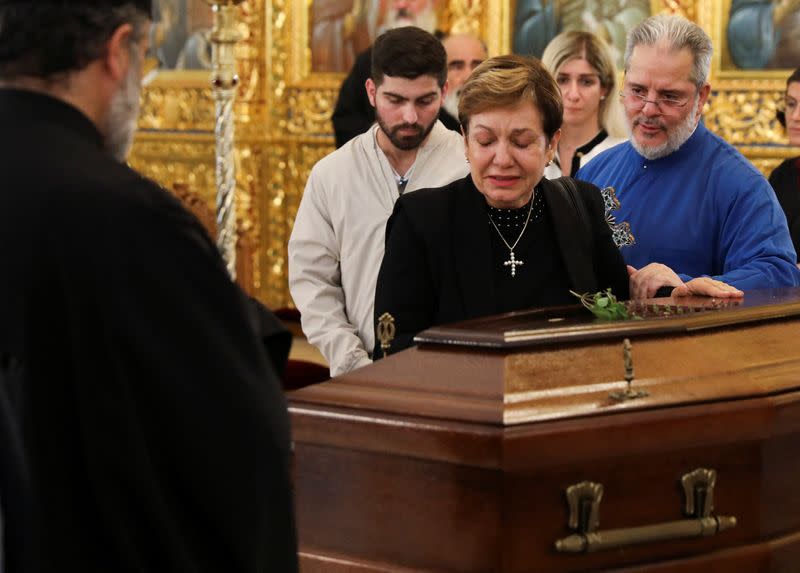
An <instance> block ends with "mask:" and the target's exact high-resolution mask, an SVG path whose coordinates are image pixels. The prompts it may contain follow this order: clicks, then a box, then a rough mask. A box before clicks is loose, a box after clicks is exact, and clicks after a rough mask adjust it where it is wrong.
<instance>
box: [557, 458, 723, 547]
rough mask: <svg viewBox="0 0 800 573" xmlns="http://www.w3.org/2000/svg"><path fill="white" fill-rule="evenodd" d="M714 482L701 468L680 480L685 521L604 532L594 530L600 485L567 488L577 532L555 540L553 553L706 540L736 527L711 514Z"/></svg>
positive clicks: (709, 472) (571, 519)
mask: <svg viewBox="0 0 800 573" xmlns="http://www.w3.org/2000/svg"><path fill="white" fill-rule="evenodd" d="M716 479H717V472H716V471H715V470H709V469H705V468H699V469H696V470H694V471H692V472H689V473H687V474H684V475H683V476H682V477H681V485H682V486H683V490H684V494H685V497H686V499H685V505H684V511H685V512H686V513H687V514H688V515H690V516H691V517H690V518H688V519H679V520H675V521H667V522H664V523H656V524H653V525H642V526H639V527H625V528H621V529H609V530H607V531H597V528H598V527H599V525H600V516H599V513H600V500H601V499H602V497H603V486H602V485H601V484H598V483H594V482H581V483H578V484H575V485H571V486H570V487H568V488H567V491H566V495H567V502H568V504H569V510H570V517H569V523H568V525H569V527H570V528H572V529H575V530H577V533H574V534H572V535H569V536H568V537H564V538H563V539H559V540H558V541H556V550H557V551H560V552H562V553H589V552H592V551H602V550H603V549H616V548H619V547H627V546H630V545H637V544H640V543H652V542H655V541H669V540H671V539H688V538H692V537H708V536H711V535H716V534H717V533H720V532H722V531H725V530H727V529H732V528H733V527H736V518H735V517H730V516H723V515H720V516H715V515H711V511H712V510H713V509H714V486H715V484H716Z"/></svg>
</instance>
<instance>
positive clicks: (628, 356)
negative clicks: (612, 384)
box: [610, 338, 650, 402]
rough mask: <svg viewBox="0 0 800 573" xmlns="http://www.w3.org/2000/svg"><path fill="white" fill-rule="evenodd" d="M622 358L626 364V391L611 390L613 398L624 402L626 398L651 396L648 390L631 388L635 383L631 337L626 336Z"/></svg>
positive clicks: (633, 398)
mask: <svg viewBox="0 0 800 573" xmlns="http://www.w3.org/2000/svg"><path fill="white" fill-rule="evenodd" d="M622 359H623V361H624V364H625V382H627V383H628V386H627V388H626V389H625V391H624V392H623V391H619V392H611V394H610V396H611V398H612V399H613V400H617V401H620V402H624V401H626V400H635V399H636V398H643V397H644V396H649V395H650V393H649V392H648V391H647V390H634V389H633V388H631V384H632V383H633V352H632V347H631V341H630V339H628V338H626V339H625V340H624V341H623V343H622Z"/></svg>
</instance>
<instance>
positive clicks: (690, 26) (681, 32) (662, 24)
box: [625, 14, 713, 91]
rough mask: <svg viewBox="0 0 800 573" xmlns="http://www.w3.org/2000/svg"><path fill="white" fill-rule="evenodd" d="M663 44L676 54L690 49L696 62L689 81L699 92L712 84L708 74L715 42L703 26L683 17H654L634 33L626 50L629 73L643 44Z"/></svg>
mask: <svg viewBox="0 0 800 573" xmlns="http://www.w3.org/2000/svg"><path fill="white" fill-rule="evenodd" d="M661 43H663V44H666V45H667V46H668V47H669V48H670V50H673V51H679V50H682V49H684V48H688V49H689V51H690V52H691V53H692V56H693V58H694V67H693V69H692V75H691V76H690V78H689V79H690V80H691V81H692V82H694V85H696V86H697V89H698V91H699V90H700V88H702V87H703V86H704V85H705V84H706V82H707V81H708V72H709V70H710V69H711V54H712V53H713V48H712V46H711V38H709V37H708V34H706V33H705V31H704V30H703V29H702V28H701V27H700V26H698V25H697V24H695V23H694V22H690V21H689V20H687V19H686V18H683V17H681V16H667V15H665V14H659V15H658V16H651V17H650V18H647V19H646V20H644V21H643V22H642V23H641V24H639V25H638V26H636V27H635V28H634V29H633V30H631V31H630V32H629V33H628V43H627V45H626V46H625V71H626V72H627V71H628V69H629V68H630V62H631V55H632V54H633V49H634V48H635V47H636V46H638V45H640V44H642V45H645V46H654V45H656V44H661Z"/></svg>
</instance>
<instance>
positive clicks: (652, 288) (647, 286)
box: [628, 263, 683, 299]
mask: <svg viewBox="0 0 800 573" xmlns="http://www.w3.org/2000/svg"><path fill="white" fill-rule="evenodd" d="M628 281H629V284H630V290H631V299H637V298H653V297H654V296H655V295H656V292H657V291H658V289H660V288H661V287H663V286H672V287H679V286H682V285H683V281H682V280H681V278H680V277H679V276H678V275H677V274H675V271H673V270H672V269H671V268H669V267H668V266H667V265H662V264H661V263H650V264H649V265H647V266H645V267H642V268H641V269H638V270H637V269H635V268H634V267H632V266H630V265H628Z"/></svg>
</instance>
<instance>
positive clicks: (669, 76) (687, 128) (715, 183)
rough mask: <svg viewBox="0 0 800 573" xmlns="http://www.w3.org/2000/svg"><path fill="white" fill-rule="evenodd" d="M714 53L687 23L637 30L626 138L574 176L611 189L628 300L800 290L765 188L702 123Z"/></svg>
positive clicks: (629, 70) (665, 22)
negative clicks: (621, 231) (706, 286)
mask: <svg viewBox="0 0 800 573" xmlns="http://www.w3.org/2000/svg"><path fill="white" fill-rule="evenodd" d="M711 53H712V48H711V40H710V38H709V37H708V35H707V34H706V33H705V32H704V31H703V30H702V29H701V28H700V27H699V26H697V25H696V24H693V23H691V22H689V21H688V20H686V19H684V18H680V17H677V16H655V17H652V18H648V19H647V20H645V21H644V22H642V24H640V25H639V26H638V27H637V28H635V29H634V30H633V31H632V32H631V34H630V36H629V38H628V46H627V49H626V52H625V84H624V87H623V91H622V99H623V103H624V106H625V113H626V117H627V120H628V127H629V130H630V134H631V138H630V140H629V142H626V143H624V144H620V145H618V146H616V147H614V148H612V149H610V150H608V151H607V152H605V153H603V154H601V155H599V156H598V157H596V158H595V159H594V160H593V161H592V162H591V163H589V164H587V165H586V166H585V167H584V168H583V169H581V170H580V171H579V172H578V174H577V176H578V178H579V179H583V180H585V181H589V182H591V183H594V184H595V185H597V186H599V187H601V188H602V187H608V186H611V187H614V188H615V189H616V191H617V197H618V199H619V201H620V203H621V204H622V206H621V208H620V210H619V211H618V217H617V218H618V219H620V220H622V221H626V222H628V223H629V224H630V226H631V231H632V233H633V236H634V238H635V244H633V245H626V246H623V247H622V254H623V257H624V258H625V260H626V262H627V263H628V265H629V269H628V271H629V274H630V276H631V296H633V297H637V298H638V297H652V296H655V295H656V293H658V294H659V295H662V294H669V293H671V292H672V289H673V288H675V287H683V285H684V284H685V283H688V282H689V281H690V280H691V279H692V278H696V277H707V278H706V279H702V280H703V282H706V283H710V284H711V285H714V286H715V287H717V288H719V289H723V290H724V289H727V288H731V287H735V288H736V289H740V290H745V291H746V290H750V289H757V288H768V287H780V286H796V285H797V284H799V283H800V271H798V268H797V266H796V262H797V257H796V254H795V251H794V247H793V246H792V242H791V239H790V237H789V231H788V229H787V226H786V218H785V217H784V215H783V213H782V211H781V208H780V205H779V204H778V201H777V199H776V198H775V194H774V192H773V191H772V189H771V188H770V186H769V183H768V182H767V181H766V179H764V177H763V176H762V175H761V174H760V173H759V172H758V171H757V170H756V169H755V167H753V165H752V164H751V163H750V162H748V161H747V159H745V158H744V157H743V156H742V155H741V154H740V153H739V152H738V151H736V149H734V148H733V147H732V146H731V145H729V144H728V143H726V142H725V141H723V140H722V139H721V138H719V137H718V136H716V135H714V134H712V133H711V132H709V131H708V130H707V129H706V127H705V126H704V125H703V124H702V123H701V122H700V116H701V113H702V109H703V106H704V104H705V103H706V100H707V99H708V94H709V92H710V90H711V86H710V85H709V84H708V81H707V78H708V71H709V67H710V65H711ZM694 284H697V283H694ZM728 285H730V286H728ZM663 287H667V288H664V289H663V290H661V292H659V289H662V288H663ZM682 290H683V289H682ZM723 290H721V291H720V292H723ZM707 294H710V295H712V296H714V293H713V292H708V293H707Z"/></svg>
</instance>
